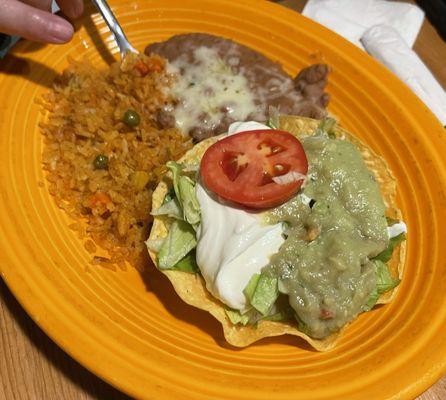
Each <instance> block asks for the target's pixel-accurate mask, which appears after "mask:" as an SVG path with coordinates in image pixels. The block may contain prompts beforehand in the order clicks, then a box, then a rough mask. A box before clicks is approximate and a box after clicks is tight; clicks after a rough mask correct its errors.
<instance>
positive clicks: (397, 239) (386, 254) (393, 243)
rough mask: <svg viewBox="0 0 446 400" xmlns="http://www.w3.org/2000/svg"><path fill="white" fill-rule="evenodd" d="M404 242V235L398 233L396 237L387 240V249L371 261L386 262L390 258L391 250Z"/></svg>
mask: <svg viewBox="0 0 446 400" xmlns="http://www.w3.org/2000/svg"><path fill="white" fill-rule="evenodd" d="M404 240H406V234H405V233H404V232H403V233H400V234H399V235H398V236H395V237H393V238H392V239H390V240H389V244H388V245H387V249H385V250H384V251H382V252H381V253H379V254H378V255H377V256H376V257H374V258H373V260H377V261H382V262H387V261H389V260H390V259H391V258H392V254H393V250H395V247H396V246H398V245H399V244H400V243H401V242H403V241H404Z"/></svg>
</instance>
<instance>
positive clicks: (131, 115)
mask: <svg viewBox="0 0 446 400" xmlns="http://www.w3.org/2000/svg"><path fill="white" fill-rule="evenodd" d="M122 121H123V122H124V123H125V124H126V125H127V126H130V127H132V128H134V127H136V126H138V125H139V123H140V121H141V118H140V117H139V114H138V113H137V112H136V111H135V110H127V111H126V112H125V113H124V116H123V117H122Z"/></svg>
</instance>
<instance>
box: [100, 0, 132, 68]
mask: <svg viewBox="0 0 446 400" xmlns="http://www.w3.org/2000/svg"><path fill="white" fill-rule="evenodd" d="M91 1H92V2H93V4H94V5H95V6H96V8H97V9H98V10H99V12H100V13H101V15H102V18H104V21H105V22H106V23H107V25H108V27H109V28H110V31H111V33H113V36H114V37H115V41H116V43H117V44H118V47H119V52H120V54H121V59H122V58H124V57H125V55H126V54H127V53H128V52H132V53H138V51H137V50H136V49H135V48H134V47H133V46H132V45H131V44H130V42H129V41H128V39H127V36H125V33H124V31H123V30H122V28H121V25H119V22H118V20H117V19H116V17H115V15H114V14H113V11H112V10H111V9H110V6H109V5H108V4H107V1H106V0H91Z"/></svg>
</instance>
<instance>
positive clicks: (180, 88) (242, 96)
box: [145, 33, 329, 142]
mask: <svg viewBox="0 0 446 400" xmlns="http://www.w3.org/2000/svg"><path fill="white" fill-rule="evenodd" d="M145 53H146V54H158V55H160V56H161V57H164V58H166V59H167V60H168V61H169V64H170V65H169V71H170V72H171V73H174V74H176V75H177V76H178V79H177V81H176V82H175V83H174V84H173V86H172V88H171V89H170V90H171V91H172V94H173V96H174V97H175V98H176V99H177V101H176V103H175V105H173V106H172V105H170V106H166V107H164V108H163V109H160V110H159V111H158V113H157V123H158V125H159V126H160V128H170V127H174V126H176V127H177V128H179V129H180V130H181V131H182V132H183V133H185V134H190V135H191V136H192V137H193V139H194V140H195V141H196V142H198V141H201V140H203V139H205V138H207V137H210V136H214V135H217V134H220V133H223V132H226V130H227V128H228V126H229V125H230V124H231V123H232V122H234V121H246V120H254V121H266V120H267V119H268V110H269V107H270V106H273V107H276V108H277V109H279V111H280V113H282V114H292V115H300V116H306V117H311V118H323V117H324V116H325V115H326V111H325V107H326V106H327V104H328V101H329V96H328V94H327V93H325V91H324V90H325V86H326V84H327V76H328V73H329V68H328V66H327V65H325V64H314V65H310V66H309V67H307V68H305V69H303V70H302V71H300V73H299V74H298V75H297V76H296V77H295V78H292V77H291V76H289V75H288V74H287V73H286V72H285V71H284V70H283V68H282V66H281V65H280V64H279V63H276V62H274V61H272V60H270V59H268V58H267V57H265V56H264V55H262V54H260V53H258V52H257V51H255V50H253V49H250V48H249V47H246V46H243V45H241V44H239V43H236V42H234V41H232V40H229V39H224V38H222V37H218V36H214V35H209V34H205V33H188V34H183V35H176V36H173V37H171V38H170V39H168V40H166V41H164V42H160V43H153V44H150V45H149V46H147V48H146V50H145Z"/></svg>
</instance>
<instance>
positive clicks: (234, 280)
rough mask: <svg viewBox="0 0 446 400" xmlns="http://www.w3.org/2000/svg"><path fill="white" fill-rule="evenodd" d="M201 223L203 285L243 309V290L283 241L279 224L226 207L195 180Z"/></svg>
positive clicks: (250, 125)
mask: <svg viewBox="0 0 446 400" xmlns="http://www.w3.org/2000/svg"><path fill="white" fill-rule="evenodd" d="M256 129H269V128H268V127H267V126H266V125H263V124H260V123H258V122H253V121H250V122H235V123H234V124H232V125H231V126H230V127H229V130H228V134H229V135H232V134H237V133H239V132H245V131H249V130H256ZM196 193H197V199H198V202H199V203H200V208H201V223H200V226H199V228H198V230H197V242H198V244H197V256H196V257H197V264H198V267H199V268H200V271H201V274H202V276H203V278H204V280H205V282H206V288H207V289H208V290H209V292H211V293H212V294H213V295H214V296H215V297H217V298H218V299H220V300H221V301H222V302H223V303H225V304H226V305H227V306H229V307H231V308H233V309H236V310H241V311H244V310H245V309H246V297H245V295H244V293H243V290H244V288H245V287H246V285H247V284H248V282H249V280H250V279H251V277H252V276H253V275H254V274H256V273H260V272H261V270H262V268H263V267H265V266H266V265H267V264H268V263H269V259H270V257H271V256H272V255H273V254H274V253H277V252H278V250H279V247H280V246H281V245H282V243H283V242H284V241H285V239H284V237H283V228H282V224H275V225H265V224H263V223H262V216H261V213H259V212H248V211H245V210H243V209H241V208H236V207H232V206H228V205H227V204H225V203H224V201H222V200H219V199H218V198H217V197H216V196H215V195H214V194H213V193H208V192H207V190H206V189H205V188H204V187H203V186H202V185H201V184H200V183H199V182H198V184H197V189H196Z"/></svg>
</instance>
